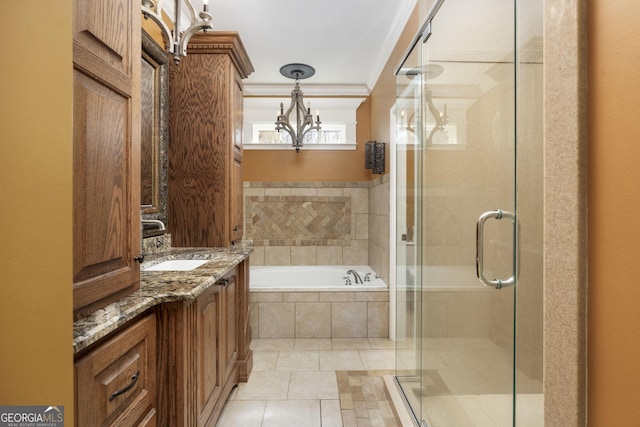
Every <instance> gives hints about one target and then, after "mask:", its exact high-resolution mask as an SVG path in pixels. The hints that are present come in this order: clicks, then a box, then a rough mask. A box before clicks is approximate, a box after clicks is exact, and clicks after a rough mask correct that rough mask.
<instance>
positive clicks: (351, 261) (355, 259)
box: [342, 240, 369, 265]
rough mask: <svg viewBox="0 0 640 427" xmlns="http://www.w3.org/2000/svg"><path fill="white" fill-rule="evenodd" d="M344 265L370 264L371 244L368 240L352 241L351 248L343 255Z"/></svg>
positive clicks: (345, 250) (346, 249)
mask: <svg viewBox="0 0 640 427" xmlns="http://www.w3.org/2000/svg"><path fill="white" fill-rule="evenodd" d="M342 260H343V262H344V265H367V264H368V263H369V242H368V241H367V240H352V241H351V245H350V247H349V248H345V249H344V251H343V255H342Z"/></svg>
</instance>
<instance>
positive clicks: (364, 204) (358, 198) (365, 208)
mask: <svg viewBox="0 0 640 427" xmlns="http://www.w3.org/2000/svg"><path fill="white" fill-rule="evenodd" d="M344 195H345V196H350V197H351V201H352V204H351V211H352V212H353V213H364V214H368V213H369V189H368V188H345V189H344Z"/></svg>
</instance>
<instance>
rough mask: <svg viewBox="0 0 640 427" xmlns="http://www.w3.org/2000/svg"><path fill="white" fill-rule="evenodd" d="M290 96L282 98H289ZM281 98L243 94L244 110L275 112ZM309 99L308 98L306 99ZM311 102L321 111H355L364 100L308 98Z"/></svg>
mask: <svg viewBox="0 0 640 427" xmlns="http://www.w3.org/2000/svg"><path fill="white" fill-rule="evenodd" d="M290 96H291V94H287V95H283V96H282V97H285V98H289V97H290ZM281 99H282V98H278V97H275V96H274V97H247V94H246V93H245V97H244V101H243V103H244V108H245V109H246V110H270V111H271V110H272V111H275V109H276V107H277V106H278V103H279V102H280V101H281ZM308 99H309V98H308ZM310 99H312V100H313V107H314V108H320V109H323V110H326V109H331V110H352V111H355V110H356V109H357V108H358V107H359V106H360V104H362V103H363V102H364V101H365V99H366V98H362V97H361V98H327V97H323V98H312V97H311V98H310Z"/></svg>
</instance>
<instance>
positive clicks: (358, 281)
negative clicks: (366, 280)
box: [347, 270, 362, 285]
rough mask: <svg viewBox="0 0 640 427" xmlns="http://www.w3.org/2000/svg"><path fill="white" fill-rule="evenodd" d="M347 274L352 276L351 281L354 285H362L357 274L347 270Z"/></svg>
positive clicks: (360, 278)
mask: <svg viewBox="0 0 640 427" xmlns="http://www.w3.org/2000/svg"><path fill="white" fill-rule="evenodd" d="M347 274H353V280H354V281H355V282H356V285H361V284H362V277H360V275H359V274H358V272H357V271H355V270H349V271H347Z"/></svg>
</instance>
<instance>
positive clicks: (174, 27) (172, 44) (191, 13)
mask: <svg viewBox="0 0 640 427" xmlns="http://www.w3.org/2000/svg"><path fill="white" fill-rule="evenodd" d="M164 3H165V0H142V15H143V16H144V19H149V18H151V19H152V20H153V22H155V23H156V24H158V26H159V27H160V30H161V31H162V35H163V37H164V39H165V41H166V43H167V52H169V53H170V54H172V55H173V61H174V62H175V63H176V65H179V64H180V58H181V57H182V56H187V44H188V43H189V39H190V38H191V36H193V35H194V34H195V33H197V32H198V31H205V32H206V31H207V30H211V29H213V26H212V25H211V20H212V19H213V15H211V14H210V13H209V10H208V3H209V0H203V1H202V12H200V13H199V14H198V15H197V16H198V17H200V20H198V18H197V17H196V9H195V8H194V7H193V4H191V0H174V3H173V13H171V12H172V11H171V10H170V9H167V8H166V7H163V4H164ZM184 6H186V16H185V15H183V7H184ZM171 16H173V17H174V20H171ZM182 18H187V19H188V22H187V25H183V24H182V23H181V22H180V21H181V20H182ZM170 28H171V29H170ZM183 28H184V29H183Z"/></svg>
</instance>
